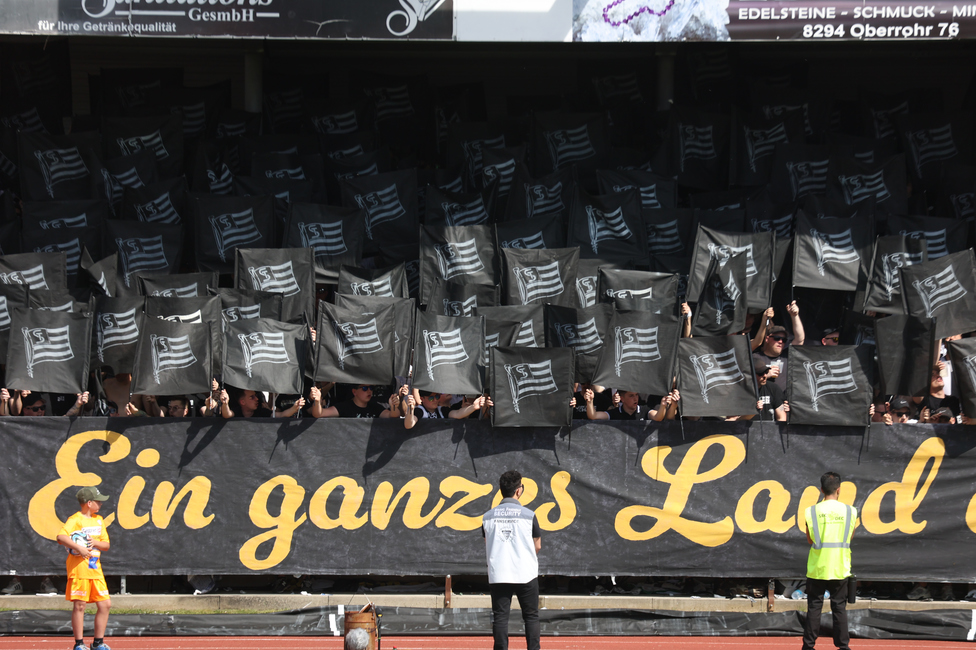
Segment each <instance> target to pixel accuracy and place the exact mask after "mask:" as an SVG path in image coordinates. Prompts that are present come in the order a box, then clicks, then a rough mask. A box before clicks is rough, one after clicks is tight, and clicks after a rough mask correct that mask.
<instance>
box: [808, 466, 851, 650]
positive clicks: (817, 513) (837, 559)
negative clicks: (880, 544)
mask: <svg viewBox="0 0 976 650" xmlns="http://www.w3.org/2000/svg"><path fill="white" fill-rule="evenodd" d="M820 491H821V492H823V501H821V502H820V503H818V504H816V505H813V506H810V507H809V508H807V510H806V513H805V518H806V523H807V541H809V542H810V556H809V558H808V559H807V618H806V622H805V624H804V626H803V650H813V649H814V646H815V645H816V644H817V637H818V636H820V612H821V610H822V609H823V600H824V593H825V592H827V591H829V592H830V611H831V614H832V615H833V628H834V645H836V646H837V647H838V648H839V649H840V650H849V647H848V644H849V643H850V640H851V637H850V633H849V632H848V630H847V587H848V583H847V579H848V578H849V577H850V575H851V537H852V536H853V535H854V522H855V521H857V509H856V508H854V506H849V505H847V504H845V503H841V502H840V501H839V500H838V497H839V496H840V476H839V475H838V474H836V473H834V472H827V473H826V474H824V475H823V476H821V477H820Z"/></svg>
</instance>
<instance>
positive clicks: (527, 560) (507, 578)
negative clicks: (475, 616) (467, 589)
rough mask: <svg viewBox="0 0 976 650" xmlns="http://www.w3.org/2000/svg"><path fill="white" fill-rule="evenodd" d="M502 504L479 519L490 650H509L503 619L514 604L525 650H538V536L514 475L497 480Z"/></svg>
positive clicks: (511, 472) (519, 481)
mask: <svg viewBox="0 0 976 650" xmlns="http://www.w3.org/2000/svg"><path fill="white" fill-rule="evenodd" d="M498 487H499V489H500V490H501V493H502V500H501V503H499V504H498V505H497V506H495V507H494V508H492V509H491V510H489V511H488V512H486V513H485V514H484V516H483V517H482V525H481V533H482V535H484V537H485V551H486V553H487V556H488V586H489V589H490V591H491V619H492V623H491V632H492V636H494V637H495V645H494V650H508V616H509V612H510V611H511V608H512V596H515V597H517V598H518V601H519V607H521V609H522V621H523V622H524V623H525V641H526V644H527V648H528V650H539V559H538V554H539V551H540V550H541V549H542V531H541V529H540V528H539V520H538V519H537V518H536V516H535V513H534V512H532V511H531V510H529V509H528V508H526V507H524V506H522V504H520V503H519V501H518V498H519V497H520V496H522V492H523V491H524V489H525V488H523V487H522V475H521V474H519V473H518V472H517V471H515V470H509V471H507V472H505V473H504V474H502V476H501V478H500V479H499V480H498Z"/></svg>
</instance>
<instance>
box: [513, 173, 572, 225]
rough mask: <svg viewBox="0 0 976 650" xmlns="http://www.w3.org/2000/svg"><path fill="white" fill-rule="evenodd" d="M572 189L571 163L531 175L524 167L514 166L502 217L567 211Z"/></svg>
mask: <svg viewBox="0 0 976 650" xmlns="http://www.w3.org/2000/svg"><path fill="white" fill-rule="evenodd" d="M575 190H576V175H575V170H574V168H572V167H568V168H566V169H563V170H561V171H557V172H553V173H551V174H548V175H545V176H541V177H537V178H533V177H532V176H531V175H530V174H529V172H528V170H526V169H525V168H524V167H518V168H517V169H516V170H515V178H514V179H513V180H512V190H511V193H510V194H509V197H508V204H507V207H506V217H505V220H506V221H518V220H520V219H532V218H538V217H551V216H559V217H564V216H565V215H567V214H568V211H569V205H570V203H572V200H573V195H574V194H575Z"/></svg>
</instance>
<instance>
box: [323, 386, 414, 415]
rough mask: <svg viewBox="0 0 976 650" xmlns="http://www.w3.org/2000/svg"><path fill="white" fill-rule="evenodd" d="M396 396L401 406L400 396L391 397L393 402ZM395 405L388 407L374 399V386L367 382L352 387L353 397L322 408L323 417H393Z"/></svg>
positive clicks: (388, 405)
mask: <svg viewBox="0 0 976 650" xmlns="http://www.w3.org/2000/svg"><path fill="white" fill-rule="evenodd" d="M394 398H396V400H397V406H399V397H397V396H396V395H394V396H391V397H390V401H391V402H392V401H393V400H394ZM394 410H395V407H392V406H391V405H390V404H387V405H386V408H384V407H383V405H382V404H379V403H377V402H374V401H373V387H372V386H369V385H367V384H360V385H358V386H353V387H352V399H351V400H346V401H345V402H339V403H338V404H336V405H335V406H330V407H328V408H325V409H322V413H323V415H322V417H325V418H336V417H338V418H390V417H393V411H394Z"/></svg>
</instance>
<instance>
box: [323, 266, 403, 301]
mask: <svg viewBox="0 0 976 650" xmlns="http://www.w3.org/2000/svg"><path fill="white" fill-rule="evenodd" d="M336 293H339V294H346V295H350V296H371V297H376V298H408V297H409V295H410V291H409V286H408V283H407V272H406V269H405V267H404V265H403V264H397V265H396V266H391V267H389V268H384V269H364V268H358V267H351V266H343V267H342V268H340V269H339V283H338V286H337V287H336Z"/></svg>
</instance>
